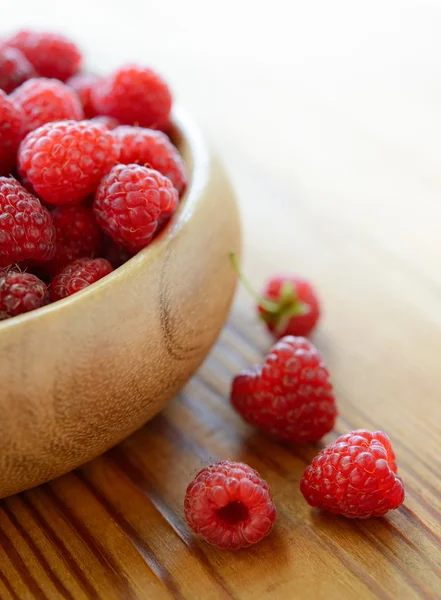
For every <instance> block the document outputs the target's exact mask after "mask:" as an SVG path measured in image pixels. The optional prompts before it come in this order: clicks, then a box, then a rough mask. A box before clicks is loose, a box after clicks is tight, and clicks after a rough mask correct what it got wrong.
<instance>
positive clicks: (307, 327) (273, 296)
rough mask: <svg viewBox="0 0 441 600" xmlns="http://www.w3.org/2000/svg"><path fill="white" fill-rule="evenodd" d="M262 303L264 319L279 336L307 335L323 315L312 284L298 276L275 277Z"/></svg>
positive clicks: (268, 286)
mask: <svg viewBox="0 0 441 600" xmlns="http://www.w3.org/2000/svg"><path fill="white" fill-rule="evenodd" d="M262 296H263V299H264V302H262V303H261V304H260V305H259V306H258V310H259V313H260V316H261V318H262V319H263V320H264V321H265V323H266V326H267V327H268V329H269V330H270V331H271V333H273V334H274V335H275V336H276V337H278V338H280V337H283V336H284V335H302V336H307V335H309V334H310V333H311V331H312V330H313V329H314V327H315V326H316V324H317V321H318V320H319V318H320V305H319V302H318V299H317V295H316V293H315V291H314V288H313V287H312V286H311V284H310V283H309V282H308V281H306V279H303V278H301V277H299V276H297V275H278V276H276V277H272V278H271V279H270V280H269V281H268V282H267V284H266V286H265V289H264V291H263V294H262Z"/></svg>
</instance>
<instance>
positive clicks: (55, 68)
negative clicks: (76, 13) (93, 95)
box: [5, 30, 82, 81]
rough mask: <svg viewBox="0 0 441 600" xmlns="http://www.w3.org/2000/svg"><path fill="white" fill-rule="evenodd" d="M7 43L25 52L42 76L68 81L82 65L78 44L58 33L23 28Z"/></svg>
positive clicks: (6, 41)
mask: <svg viewBox="0 0 441 600" xmlns="http://www.w3.org/2000/svg"><path fill="white" fill-rule="evenodd" d="M5 43H6V44H7V45H8V46H13V47H14V48H18V49H19V50H20V51H21V52H23V54H24V55H25V56H26V58H27V59H28V61H29V62H30V63H31V64H32V65H33V66H34V68H35V70H36V71H37V73H38V74H39V75H40V76H41V77H53V78H54V79H60V80H61V81H66V79H69V77H72V75H75V73H77V72H78V71H79V69H80V66H81V61H82V56H81V53H80V51H79V49H78V47H77V46H76V44H74V43H73V42H72V41H71V40H69V39H68V38H66V37H65V36H63V35H60V34H57V33H49V32H47V31H29V30H23V31H19V32H17V33H16V34H14V35H13V36H11V37H9V38H7V39H6V40H5Z"/></svg>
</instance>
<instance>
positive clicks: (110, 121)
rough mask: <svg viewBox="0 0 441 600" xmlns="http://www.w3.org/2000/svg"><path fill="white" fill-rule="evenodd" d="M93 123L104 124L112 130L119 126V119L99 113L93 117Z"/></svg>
mask: <svg viewBox="0 0 441 600" xmlns="http://www.w3.org/2000/svg"><path fill="white" fill-rule="evenodd" d="M91 121H92V122H93V123H97V124H100V125H104V127H107V129H109V130H112V129H115V128H116V127H118V126H119V124H120V123H119V121H118V119H114V118H113V117H106V115H97V116H96V117H93V118H92V119H91Z"/></svg>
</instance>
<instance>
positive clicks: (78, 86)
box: [66, 73, 100, 119]
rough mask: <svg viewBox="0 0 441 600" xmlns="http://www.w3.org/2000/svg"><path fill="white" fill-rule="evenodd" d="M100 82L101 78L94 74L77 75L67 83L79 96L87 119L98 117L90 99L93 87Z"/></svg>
mask: <svg viewBox="0 0 441 600" xmlns="http://www.w3.org/2000/svg"><path fill="white" fill-rule="evenodd" d="M99 80H100V77H98V76H97V75H93V74H92V73H77V74H76V75H74V76H73V77H71V78H70V79H68V80H67V81H66V85H68V86H69V87H71V88H72V89H73V90H75V92H76V93H77V95H78V98H79V99H80V102H81V104H82V106H83V110H84V114H85V115H86V118H87V119H90V118H91V117H94V116H95V115H96V112H95V109H94V107H93V105H92V100H91V97H90V94H91V91H92V87H93V86H94V85H96V83H97V82H98V81H99Z"/></svg>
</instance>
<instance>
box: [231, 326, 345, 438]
mask: <svg viewBox="0 0 441 600" xmlns="http://www.w3.org/2000/svg"><path fill="white" fill-rule="evenodd" d="M231 402H232V404H233V406H234V408H236V410H237V411H238V412H239V413H240V414H241V415H242V417H243V418H244V419H245V421H247V422H248V423H250V424H251V425H254V426H255V427H258V428H259V429H262V430H263V431H266V432H267V433H269V434H270V435H271V436H273V437H275V438H277V439H280V440H283V441H286V442H293V443H296V444H305V443H308V442H315V441H317V440H319V439H320V438H321V437H322V436H324V435H325V433H328V431H331V429H332V428H333V426H334V422H335V419H336V416H337V408H336V405H335V399H334V394H333V391H332V385H331V383H330V381H329V372H328V370H327V368H326V365H325V363H324V361H323V359H322V357H321V356H320V354H319V352H318V351H317V349H316V348H315V347H314V346H313V344H311V342H310V341H309V340H307V339H305V338H301V337H297V338H296V337H292V336H287V337H285V338H282V339H281V340H279V341H278V342H277V343H276V344H275V345H274V346H273V347H272V348H271V350H270V353H269V354H268V356H267V357H266V359H265V362H264V363H263V365H254V366H252V367H250V368H249V369H247V370H245V371H244V372H243V373H241V374H240V375H238V376H237V377H235V379H234V380H233V386H232V390H231Z"/></svg>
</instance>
